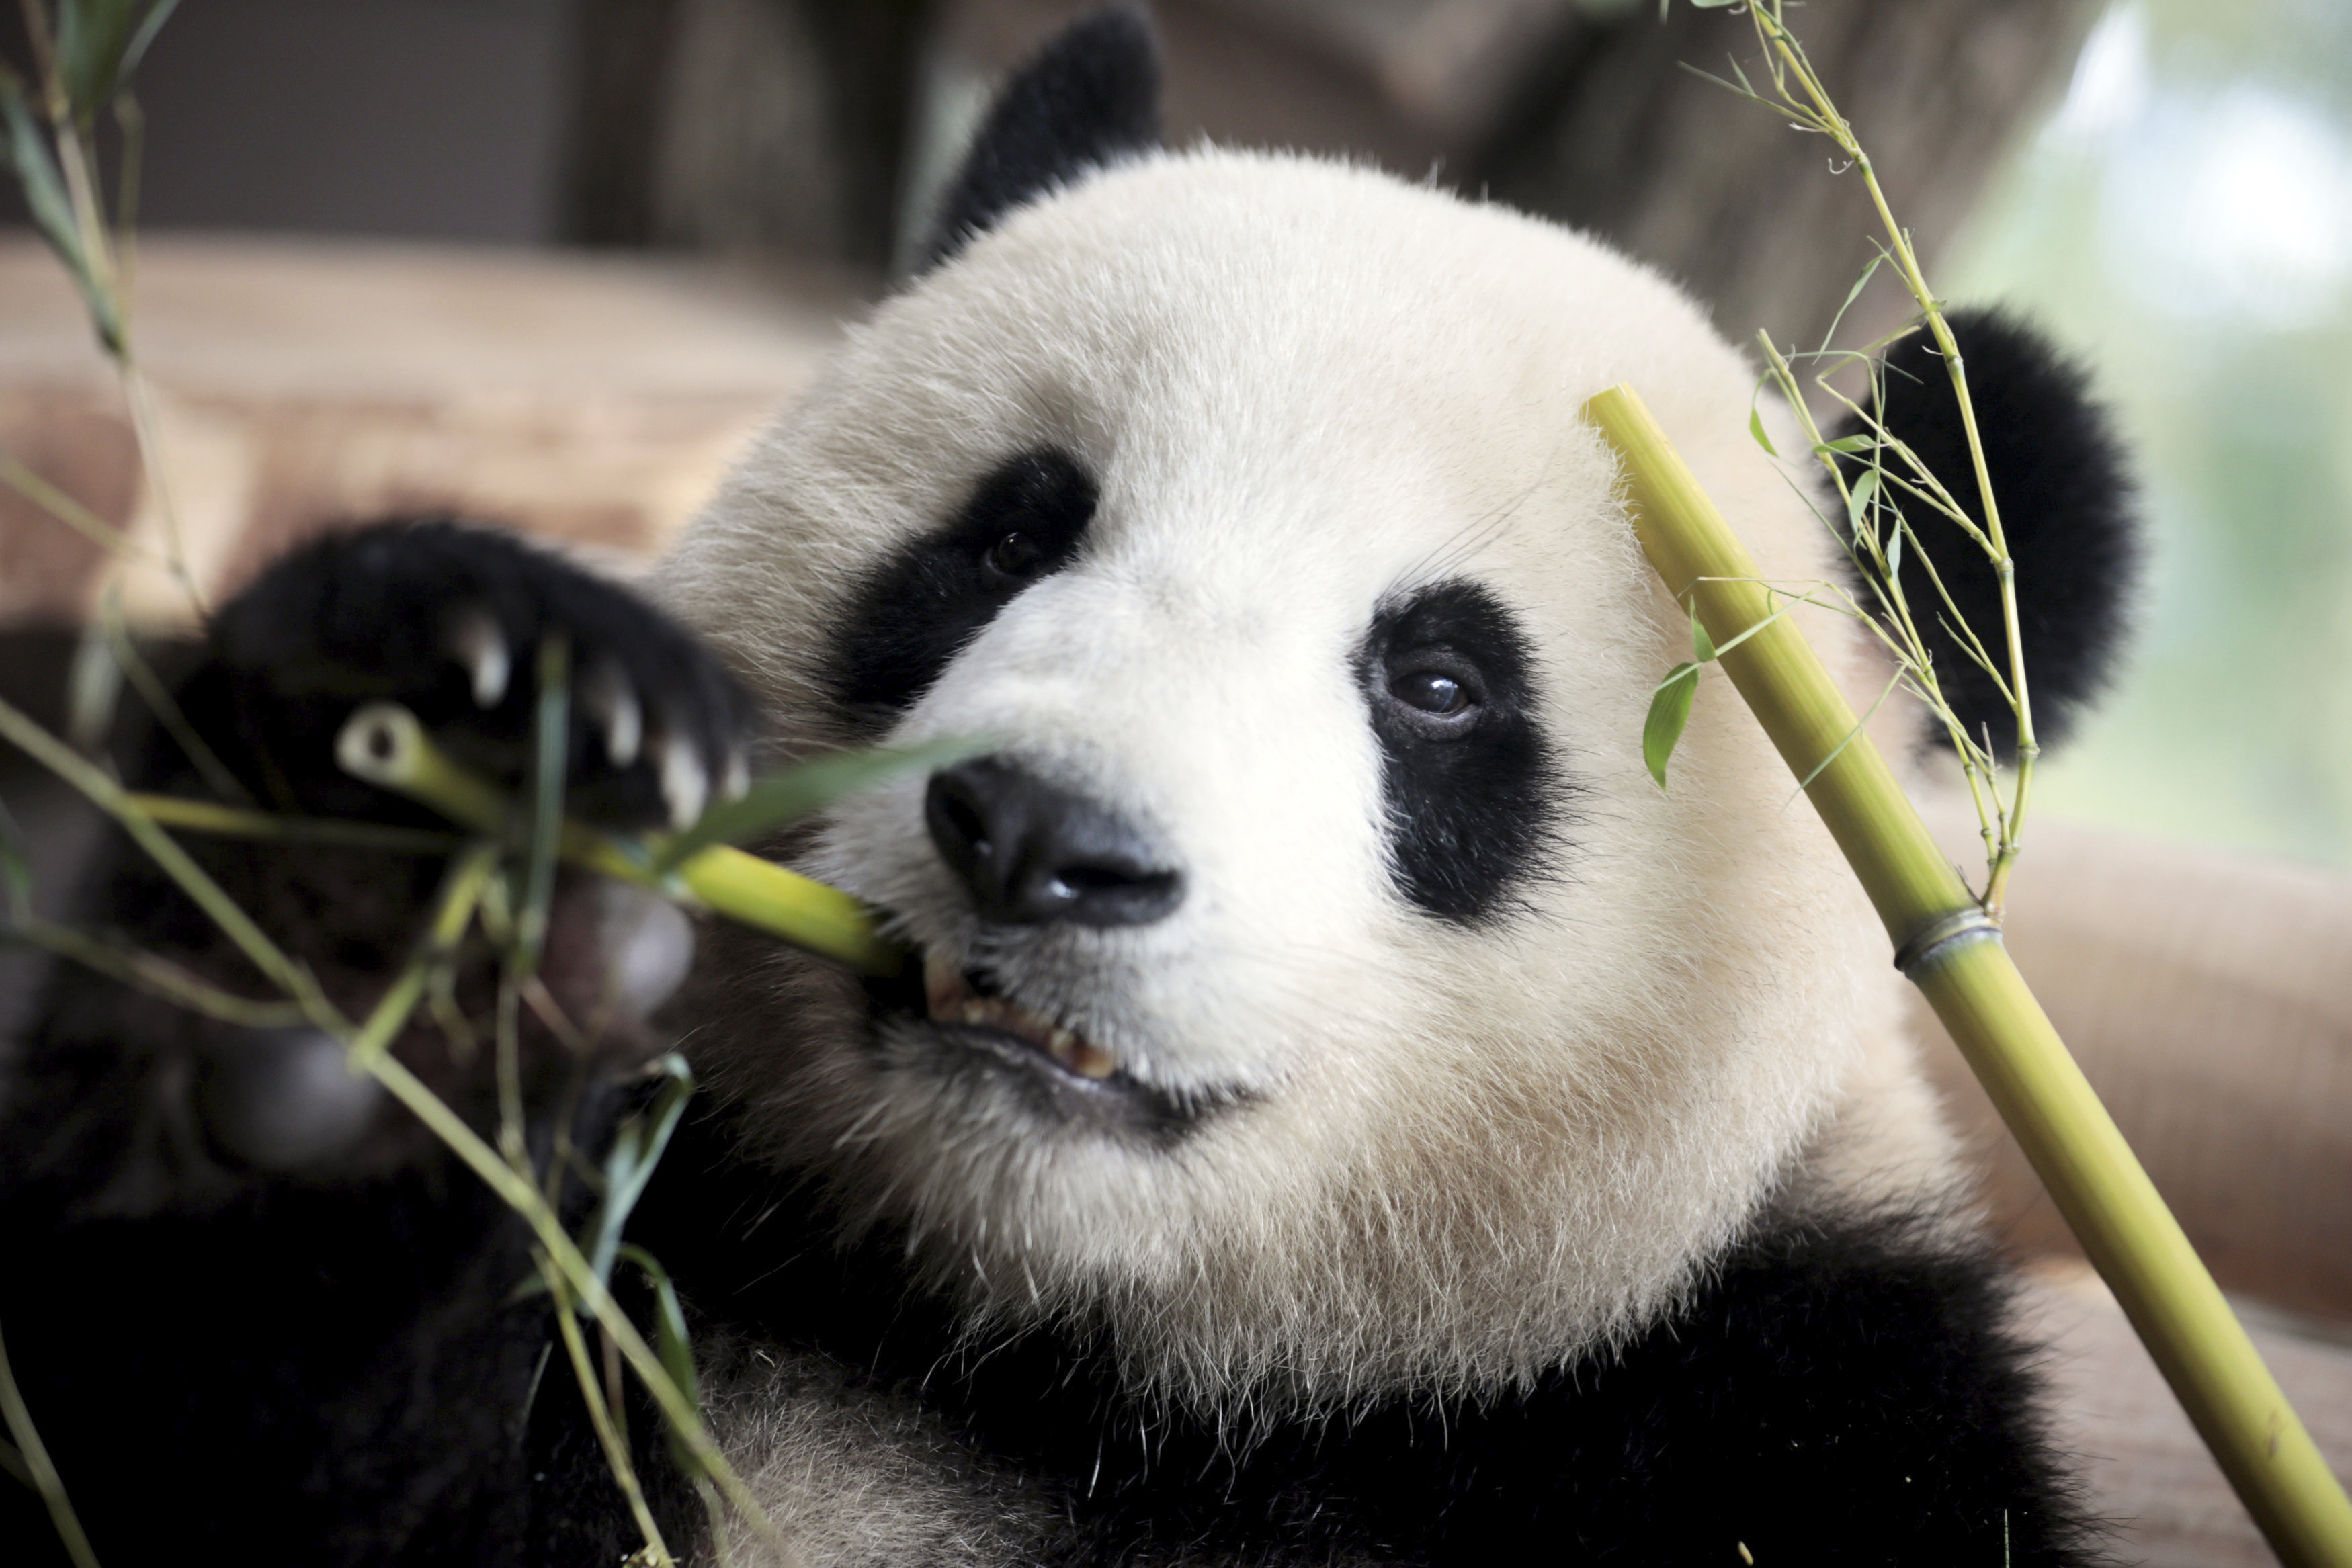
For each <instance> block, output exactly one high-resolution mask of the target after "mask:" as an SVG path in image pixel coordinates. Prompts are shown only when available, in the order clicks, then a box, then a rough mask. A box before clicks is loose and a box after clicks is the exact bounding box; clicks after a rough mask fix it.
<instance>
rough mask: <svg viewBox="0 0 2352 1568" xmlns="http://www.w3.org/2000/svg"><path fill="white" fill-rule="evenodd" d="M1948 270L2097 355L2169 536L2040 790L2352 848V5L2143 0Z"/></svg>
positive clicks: (2057, 801)
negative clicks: (2103, 694) (2087, 716)
mask: <svg viewBox="0 0 2352 1568" xmlns="http://www.w3.org/2000/svg"><path fill="white" fill-rule="evenodd" d="M1937 271H1938V283H1939V286H1940V287H1944V288H1946V289H1948V290H1949V293H1950V297H1951V298H1954V299H1958V300H1978V299H2005V300H2010V301H2013V302H2015V303H2017V304H2019V305H2020V306H2021V307H2023V308H2027V309H2029V310H2031V311H2032V313H2033V314H2034V315H2036V316H2037V317H2039V318H2040V319H2042V320H2043V321H2044V322H2045V323H2047V324H2049V325H2050V326H2051V327H2053V329H2056V330H2057V332H2058V333H2059V335H2060V336H2061V337H2062V338H2063V340H2066V341H2067V342H2069V343H2070V344H2072V345H2074V346H2075V347H2076V348H2078V349H2079V350H2080V351H2081V352H2082V353H2083V354H2084V357H2085V358H2086V359H2088V360H2089V361H2091V362H2092V363H2093V365H2094V366H2095V369H2096V371H2097V373H2098V377H2099V382H2100V385H2101V388H2102V391H2103V392H2104V394H2105V397H2106V398H2107V399H2108V401H2109V402H2111V404H2112V405H2113V406H2114V407H2115V409H2116V412H2117V413H2118V414H2119V415H2120V416H2121V419H2122V422H2123V424H2124V426H2125V428H2126V431H2127V432H2128V433H2129V434H2130V435H2131V437H2132V439H2133V441H2134V442H2135V444H2137V448H2138V451H2139V455H2140V459H2141V465H2142V474H2143V476H2144V480H2145V486H2146V500H2147V508H2148V512H2149V515H2150V517H2151V520H2152V523H2153V525H2154V531H2155V533H2156V536H2157V537H2156V541H2155V549H2154V556H2153V559H2152V560H2151V562H2150V569H2151V570H2150V586H2151V588H2152V593H2151V594H2150V596H2149V599H2148V602H2147V606H2146V608H2145V611H2144V615H2143V623H2142V625H2141V627H2140V629H2139V635H2138V639H2137V649H2136V656H2135V658H2134V660H2133V663H2132V664H2131V667H2130V668H2129V669H2128V671H2127V672H2126V675H2125V678H2124V680H2123V681H2122V682H2121V683H2120V685H2118V688H2117V690H2116V693H2115V695H2114V697H2113V698H2112V699H2111V700H2110V701H2109V702H2108V703H2107V704H2106V705H2105V708H2104V710H2103V711H2102V712H2101V713H2100V714H2099V715H2098V716H2095V718H2093V719H2092V720H2091V721H2090V722H2089V723H2087V724H2086V725H2085V727H2084V730H2083V732H2082V734H2081V735H2080V736H2079V737H2077V738H2076V740H2075V742H2074V744H2073V745H2071V746H2068V747H2063V748H2059V749H2057V750H2056V751H2054V752H2053V757H2052V759H2051V761H2050V762H2049V764H2048V766H2047V768H2046V771H2044V772H2043V773H2042V776H2041V779H2040V781H2039V783H2038V785H2037V789H2039V790H2040V791H2041V794H2040V800H2041V801H2042V804H2044V805H2046V806H2047V807H2048V808H2049V809H2050V810H2053V811H2054V812H2058V813H2061V814H2063V815H2066V816H2071V817H2075V818H2097V819H2101V820H2105V821H2110V822H2114V823H2116V824H2119V825H2123V826H2128V827H2131V828H2134V829H2137V830H2142V831H2153V832H2156V833H2158V834H2161V835H2163V836H2166V837H2170V838H2177V839H2193V840H2200V841H2207V842H2213V843H2219V844H2224V845H2228V846H2231V847H2235V848H2240V849H2247V850H2254V851H2260V852H2273V853H2279V854H2284V855H2288V856H2293V857H2295V858H2298V859H2302V860H2305V861H2314V862H2323V863H2328V864H2333V865H2336V866H2347V865H2352V5H2346V4H2344V3H2343V0H2231V3H2230V4H2229V5H2212V4H2210V0H2120V3H2119V4H2116V5H2113V6H2112V7H2111V8H2110V9H2109V11H2108V12H2107V13H2106V14H2105V16H2104V17H2103V18H2102V20H2101V22H2100V24H2099V26H2098V27H2097V29H2096V30H2095V33H2094V34H2093V36H2092V39H2091V42H2090V45H2089V47H2087V48H2086V49H2085V51H2084V57H2083V60H2082V63H2081V64H2080V66H2079V67H2078V68H2077V69H2076V72H2075V75H2074V81H2073V85H2072V86H2071V88H2070V89H2068V90H2067V92H2066V94H2065V95H2064V98H2063V101H2061V102H2059V103H2057V104H2055V105H2053V110H2052V113H2051V115H2050V118H2049V119H2048V120H2047V121H2046V122H2045V123H2044V124H2043V126H2042V128H2041V129H2040V130H2039V131H2037V132H2035V133H2034V134H2033V135H2032V136H2031V137H2030V138H2028V139H2027V140H2026V141H2024V142H2023V143H2022V144H2021V145H2020V147H2019V148H2018V149H2017V150H2016V152H2015V153H2014V155H2013V157H2012V158H2011V163H2010V166H2009V168H2008V170H2007V171H2006V172H2005V173H2004V174H2003V175H2002V176H2001V177H2000V179H1999V180H1998V181H1997V183H1996V185H1995V187H1994V189H1993V191H1992V192H1991V193H1990V196H1989V198H1988V200H1987V202H1986V203H1985V204H1984V206H1983V207H1982V208H1981V209H1980V211H1979V214H1977V217H1976V218H1975V220H1974V221H1973V223H1972V225H1971V226H1970V229H1969V232H1968V233H1967V234H1966V235H1963V236H1962V238H1961V240H1960V241H1959V242H1958V245H1957V246H1956V247H1955V251H1954V253H1953V254H1952V255H1951V256H1950V257H1948V259H1947V261H1946V262H1945V263H1944V265H1942V266H1941V267H1939V268H1938V269H1937ZM2031 564H2032V563H2031V562H2030V561H2028V562H2027V563H2026V570H2031Z"/></svg>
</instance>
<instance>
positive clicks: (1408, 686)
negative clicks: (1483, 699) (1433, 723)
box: [1389, 670, 1471, 718]
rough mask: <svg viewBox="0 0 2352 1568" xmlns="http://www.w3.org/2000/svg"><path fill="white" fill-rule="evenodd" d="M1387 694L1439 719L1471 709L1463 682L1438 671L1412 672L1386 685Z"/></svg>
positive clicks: (1468, 695)
mask: <svg viewBox="0 0 2352 1568" xmlns="http://www.w3.org/2000/svg"><path fill="white" fill-rule="evenodd" d="M1389 695H1391V696H1393V697H1395V698H1396V699H1397V701H1399V702H1401V703H1402V704H1404V705H1405V706H1407V707H1416V708H1419V709H1420V710H1421V711H1422V712H1423V713H1425V714H1430V715H1433V716H1435V717H1438V718H1449V717H1451V716H1454V715H1455V714H1458V713H1460V712H1461V711H1462V710H1463V709H1465V708H1466V707H1468V706H1471V705H1470V694H1469V693H1467V692H1465V691H1464V690H1463V689H1462V683H1461V682H1460V681H1457V680H1455V679H1454V677H1453V676H1452V675H1449V674H1445V673H1444V672H1443V671H1440V670H1414V671H1413V672H1412V673H1411V674H1402V675H1399V676H1397V677H1396V679H1394V680H1392V681H1391V682H1390V683H1389Z"/></svg>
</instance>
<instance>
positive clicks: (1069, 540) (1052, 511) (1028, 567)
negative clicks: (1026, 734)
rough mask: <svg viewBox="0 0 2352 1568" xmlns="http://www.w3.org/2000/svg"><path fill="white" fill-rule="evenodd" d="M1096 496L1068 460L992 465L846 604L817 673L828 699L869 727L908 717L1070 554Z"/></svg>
mask: <svg viewBox="0 0 2352 1568" xmlns="http://www.w3.org/2000/svg"><path fill="white" fill-rule="evenodd" d="M1097 495H1098V492H1097V489H1096V486H1095V482H1094V479H1093V477H1092V476H1089V475H1088V474H1087V471H1086V470H1085V469H1083V468H1081V467H1079V466H1078V465H1077V462H1076V459H1074V458H1072V457H1071V456H1070V455H1068V454H1066V453H1063V452H1056V451H1052V450H1045V451H1039V452H1024V453H1021V454H1019V455H1016V456H1013V457H1009V458H1007V459H1005V460H1004V461H1003V463H1000V464H998V465H996V467H995V468H993V469H992V470H991V471H990V473H989V475H988V476H987V477H986V478H984V479H982V481H981V482H980V485H979V487H978V488H977V489H975V490H974V491H973V492H972V496H971V499H970V500H969V501H967V502H965V503H964V506H963V508H962V510H961V511H959V512H958V513H957V514H956V515H955V517H953V518H952V519H951V520H950V521H949V522H948V523H947V524H946V526H945V527H942V528H936V529H934V530H932V531H931V532H929V533H928V534H925V535H923V536H922V537H921V538H917V539H915V540H913V541H912V542H911V543H909V544H908V545H906V546H905V547H904V548H902V549H900V550H899V551H898V553H897V554H896V555H894V556H892V557H890V558H889V559H887V560H886V561H884V562H883V563H882V565H881V566H880V567H879V568H878V569H877V570H876V571H875V572H874V573H873V574H872V575H871V576H870V577H868V578H867V579H866V581H865V583H864V584H863V585H862V586H860V588H859V589H858V591H856V593H854V594H852V595H851V596H850V601H849V603H848V605H847V607H846V608H845V610H844V611H843V612H842V618H841V621H840V622H839V623H838V630H837V631H836V632H835V634H834V637H833V639H832V643H833V660H832V664H831V667H830V668H829V669H828V671H827V672H826V673H827V675H828V677H829V684H830V685H832V687H833V692H834V695H835V697H837V698H838V699H839V700H840V702H841V704H842V706H845V708H847V709H848V710H849V712H850V714H851V716H853V717H855V718H856V719H857V720H858V721H859V722H860V724H861V725H863V726H864V727H867V728H880V727H883V726H884V725H887V723H888V722H889V721H890V719H891V718H893V717H895V716H897V715H898V714H900V713H902V712H904V711H905V710H906V709H907V708H908V707H909V706H912V705H913V704H914V702H915V699H916V698H918V697H919V696H921V695H923V693H924V692H925V691H927V690H929V688H930V685H931V683H933V682H934V681H936V680H938V679H939V678H940V672H941V671H943V670H945V669H946V668H947V667H948V662H949V661H950V659H953V658H954V657H955V656H956V654H957V653H958V652H959V651H960V650H961V649H962V647H963V646H964V644H965V643H969V642H971V640H972V638H973V637H974V636H976V635H978V634H979V632H980V631H981V629H982V627H984V626H986V625H987V624H988V623H989V622H991V621H992V620H994V619H995V618H996V612H998V611H1000V610H1002V609H1003V608H1004V607H1005V605H1007V604H1009V603H1011V602H1012V601H1013V596H1014V595H1016V594H1018V593H1019V592H1020V591H1022V590H1023V589H1024V588H1027V587H1028V586H1029V585H1030V584H1031V583H1033V582H1035V581H1037V580H1039V579H1041V578H1045V577H1050V576H1051V575H1053V574H1054V573H1055V572H1056V571H1059V570H1061V569H1062V568H1064V567H1066V566H1067V565H1068V564H1069V563H1070V561H1071V559H1073V558H1075V557H1076V555H1077V553H1078V545H1079V542H1080V540H1081V539H1083V538H1084V537H1085V535H1086V529H1087V523H1088V522H1089V521H1090V520H1091V519H1092V518H1093V517H1094V515H1095V503H1096V500H1097Z"/></svg>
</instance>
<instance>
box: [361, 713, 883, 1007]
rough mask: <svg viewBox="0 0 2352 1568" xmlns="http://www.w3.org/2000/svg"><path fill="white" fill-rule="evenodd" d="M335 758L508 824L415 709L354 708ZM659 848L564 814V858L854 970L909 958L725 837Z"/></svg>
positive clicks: (382, 783)
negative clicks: (695, 847)
mask: <svg viewBox="0 0 2352 1568" xmlns="http://www.w3.org/2000/svg"><path fill="white" fill-rule="evenodd" d="M335 759H336V761H338V762H339V763H341V765H342V767H343V768H344V769H345V771H347V772H350V773H352V774H354V775H356V776H357V777H359V778H362V779H366V780H367V781H368V782H369V783H371V784H374V785H377V786H379V787H381V788H383V789H390V790H393V791H394V792H395V793H398V794H403V795H406V796H408V797H410V798H411V799H413V800H422V801H423V802H425V804H426V805H428V806H431V807H432V808H433V809H434V810H436V811H439V812H440V813H441V814H442V815H443V816H445V817H447V818H449V819H450V820H451V821H457V822H462V823H464V824H465V825H466V826H467V827H469V828H474V829H477V830H478V831H483V832H490V833H496V832H502V831H506V829H507V827H508V825H509V821H510V818H511V810H510V803H509V800H507V798H506V796H505V795H504V793H502V792H501V791H500V790H499V789H498V787H497V786H495V785H493V784H492V783H490V782H489V781H488V779H483V778H481V777H480V776H479V775H478V774H475V773H471V772H468V771H467V769H466V768H464V767H463V766H461V765H460V764H458V763H457V762H455V761H453V760H451V759H450V758H448V757H447V756H446V755H445V754H444V753H443V752H442V751H441V750H440V748H439V747H436V746H435V745H434V744H433V742H432V740H431V738H430V737H427V736H426V735H425V727H424V726H423V725H421V724H419V723H418V722H417V719H416V716H415V714H412V713H410V712H409V711H408V710H407V709H406V708H404V707H402V706H400V705H398V704H397V703H371V704H369V705H368V706H365V707H363V708H361V709H360V710H359V711H358V712H356V713H354V714H352V716H351V717H350V719H348V720H347V721H345V723H344V725H343V728H342V732H341V735H339V736H338V737H336V740H335ZM560 852H561V853H562V858H563V859H565V860H566V861H569V862H572V864H574V865H578V866H582V867H584V868H585V869H587V870H589V871H593V872H600V873H603V874H604V875H606V876H613V877H619V878H620V879H622V880H623V881H625V882H634V883H637V884H639V885H640V886H644V887H650V888H652V889H654V890H655V891H656V892H658V893H662V894H668V895H670V896H673V897H675V896H677V895H679V894H688V895H691V896H692V897H693V898H694V899H695V900H696V901H698V902H699V903H701V904H704V905H705V906H706V907H708V908H710V909H713V910H716V911H717V912H718V913H719V914H721V915H727V916H728V917H729V918H730V919H733V920H739V921H740V922H742V923H743V924H744V925H751V926H755V927H757V928H758V929H760V930H761V931H766V932H769V933H771V934H772V935H774V936H781V937H782V938H783V939H784V940H785V941H787V942H790V943H792V944H793V945H794V946H800V947H805V948H808V949H809V950H810V951H811V952H814V953H822V954H824V956H826V957H829V958H835V959H838V960H840V961H841V962H842V963H845V964H846V965H848V966H849V967H851V968H853V969H856V970H858V971H859V972H860V973H863V974H868V975H895V974H897V973H898V969H899V967H900V966H901V965H902V964H903V963H904V962H905V961H906V953H905V950H904V949H902V948H900V947H898V946H896V945H894V944H892V943H891V942H889V941H887V939H885V938H884V937H883V936H881V935H880V933H878V932H877V931H876V930H875V928H874V917H873V915H871V914H870V913H869V912H868V911H867V909H866V905H864V904H860V903H859V902H858V901H857V900H856V899H855V898H852V897H851V896H850V895H849V894H845V893H844V892H842V891H841V890H840V889H839V888H835V887H829V886H827V885H826V884H825V883H821V882H817V881H814V880H813V879H811V878H809V877H805V876H802V875H800V874H799V873H795V872H789V871H786V870H785V869H784V868H783V867H782V866H780V865H777V864H775V863H774V862H771V861H763V860H761V858H760V857H759V856H757V855H751V854H746V853H744V852H742V851H741V850H738V849H732V848H730V847H728V846H727V845H725V844H719V845H714V846H712V847H711V848H709V849H706V850H701V851H698V852H695V853H694V854H691V855H689V856H688V857H687V858H686V860H685V861H683V862H681V863H679V864H678V865H677V866H676V867H673V868H671V869H670V870H669V871H668V872H667V873H664V872H661V871H658V870H656V867H655V863H654V862H656V861H657V860H658V859H659V858H660V852H661V842H660V841H659V840H658V838H657V837H656V838H653V839H649V840H648V841H647V842H646V845H644V846H642V850H640V849H637V848H633V847H632V846H630V845H627V844H625V843H623V842H621V841H618V840H616V839H614V838H611V837H609V836H607V835H605V834H604V833H600V832H597V831H594V830H593V829H591V828H584V827H582V826H581V825H579V824H578V823H576V822H570V821H567V822H565V823H564V824H563V830H562V837H561V839H560Z"/></svg>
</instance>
